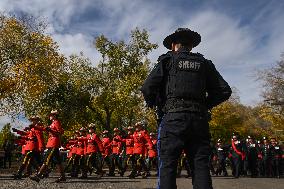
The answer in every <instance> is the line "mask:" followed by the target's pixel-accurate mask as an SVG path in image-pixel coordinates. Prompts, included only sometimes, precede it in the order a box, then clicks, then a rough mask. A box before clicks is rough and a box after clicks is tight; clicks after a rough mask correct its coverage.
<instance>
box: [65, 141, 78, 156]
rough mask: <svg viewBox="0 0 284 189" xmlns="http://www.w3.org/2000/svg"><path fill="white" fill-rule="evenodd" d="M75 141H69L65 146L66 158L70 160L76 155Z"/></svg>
mask: <svg viewBox="0 0 284 189" xmlns="http://www.w3.org/2000/svg"><path fill="white" fill-rule="evenodd" d="M75 143H76V141H75V140H69V141H68V143H67V144H66V149H68V150H69V152H68V156H67V158H71V157H72V156H73V154H76V147H75V146H76V145H75Z"/></svg>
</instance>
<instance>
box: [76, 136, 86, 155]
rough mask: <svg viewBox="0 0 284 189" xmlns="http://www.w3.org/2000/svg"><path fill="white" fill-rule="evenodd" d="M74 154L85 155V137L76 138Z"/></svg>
mask: <svg viewBox="0 0 284 189" xmlns="http://www.w3.org/2000/svg"><path fill="white" fill-rule="evenodd" d="M76 148H77V149H76V154H77V155H80V156H82V155H85V154H86V151H87V137H84V136H81V137H78V138H77V145H76Z"/></svg>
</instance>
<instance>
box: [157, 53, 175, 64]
mask: <svg viewBox="0 0 284 189" xmlns="http://www.w3.org/2000/svg"><path fill="white" fill-rule="evenodd" d="M171 57H172V55H171V52H170V51H169V52H167V53H166V54H162V55H161V56H159V58H158V62H162V61H164V60H166V59H168V58H171Z"/></svg>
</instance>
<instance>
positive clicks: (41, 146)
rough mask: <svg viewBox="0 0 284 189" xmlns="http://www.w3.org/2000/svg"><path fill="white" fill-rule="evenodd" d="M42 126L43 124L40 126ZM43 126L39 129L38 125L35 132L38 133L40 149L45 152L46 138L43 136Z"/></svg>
mask: <svg viewBox="0 0 284 189" xmlns="http://www.w3.org/2000/svg"><path fill="white" fill-rule="evenodd" d="M39 127H42V126H39ZM43 130H44V129H43V127H42V129H37V127H36V128H35V134H36V138H37V141H38V151H40V152H43V151H44V148H45V145H44V138H43V132H42V131H43Z"/></svg>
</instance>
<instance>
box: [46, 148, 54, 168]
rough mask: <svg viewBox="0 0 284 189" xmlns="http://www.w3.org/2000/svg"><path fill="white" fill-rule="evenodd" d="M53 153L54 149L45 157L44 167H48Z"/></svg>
mask: <svg viewBox="0 0 284 189" xmlns="http://www.w3.org/2000/svg"><path fill="white" fill-rule="evenodd" d="M53 153H54V148H53V149H52V150H51V152H50V154H48V156H47V159H46V163H45V165H46V166H48V165H49V162H50V160H51V158H52V155H53Z"/></svg>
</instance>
